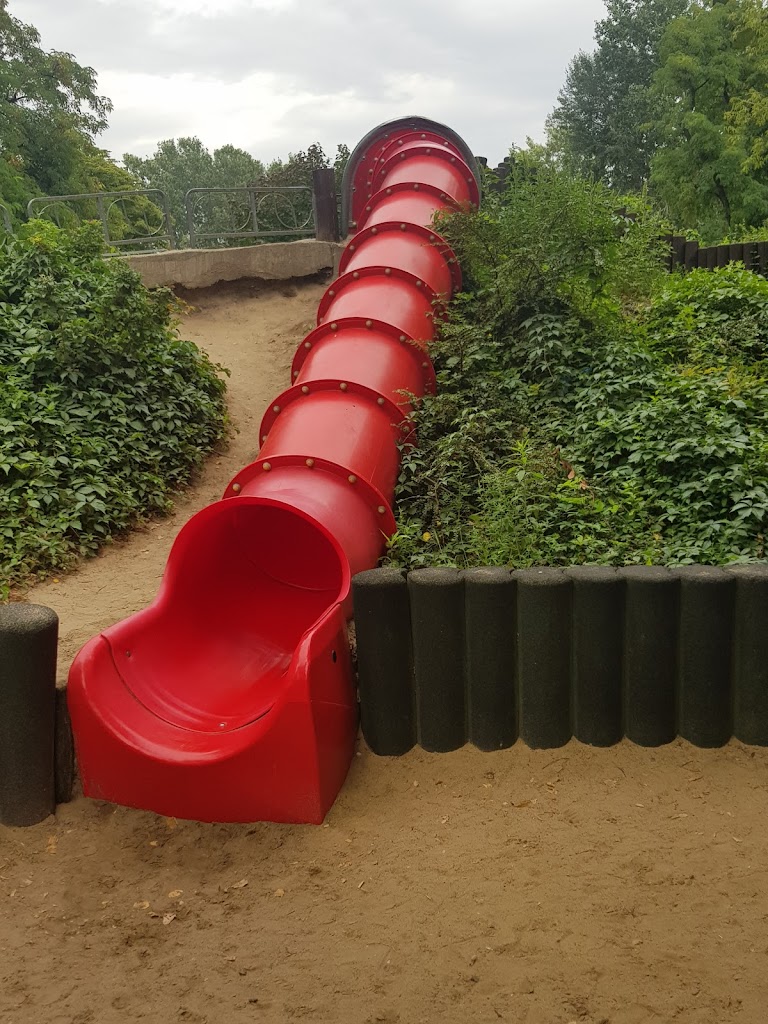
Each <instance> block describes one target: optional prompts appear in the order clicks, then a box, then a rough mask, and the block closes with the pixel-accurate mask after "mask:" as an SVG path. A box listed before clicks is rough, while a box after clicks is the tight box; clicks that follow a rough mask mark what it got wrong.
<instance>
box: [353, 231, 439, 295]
mask: <svg viewBox="0 0 768 1024" xmlns="http://www.w3.org/2000/svg"><path fill="white" fill-rule="evenodd" d="M430 239H431V240H432V241H430ZM438 239H439V235H437V234H436V233H434V232H430V231H429V230H428V229H427V228H422V227H420V226H416V225H413V224H406V225H405V227H403V226H402V225H401V224H396V223H394V222H390V223H389V224H381V225H379V226H378V227H373V228H368V229H367V230H365V231H361V232H360V233H359V234H358V235H356V236H355V240H354V242H353V243H351V247H350V246H347V248H346V250H345V252H344V256H343V257H342V262H341V266H340V267H339V270H340V271H341V273H343V274H345V275H346V274H348V273H354V272H355V271H359V270H361V269H365V268H367V267H390V268H392V267H395V268H396V269H398V270H403V271H406V272H407V273H409V274H412V275H413V276H414V277H416V278H420V279H421V280H422V281H424V282H425V283H426V284H428V285H429V287H430V288H431V289H432V291H433V292H434V293H435V295H437V296H439V297H440V298H441V299H443V300H444V301H445V300H447V299H450V297H451V295H452V293H453V288H454V279H453V275H452V273H451V264H450V263H449V260H450V259H453V265H456V263H455V260H456V258H455V256H453V253H452V252H451V250H450V248H449V247H448V246H447V245H445V243H443V246H444V248H443V249H442V251H441V249H440V248H438ZM440 241H441V242H442V239H440Z"/></svg>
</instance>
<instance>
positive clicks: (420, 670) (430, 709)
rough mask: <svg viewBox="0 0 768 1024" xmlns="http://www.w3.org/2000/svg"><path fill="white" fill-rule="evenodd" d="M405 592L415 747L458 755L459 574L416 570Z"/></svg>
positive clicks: (461, 705) (461, 703)
mask: <svg viewBox="0 0 768 1024" xmlns="http://www.w3.org/2000/svg"><path fill="white" fill-rule="evenodd" d="M408 590H409V592H410V598H411V637H412V643H413V669H414V677H415V680H416V708H417V729H418V737H419V743H420V744H421V746H422V747H423V748H424V749H425V750H432V751H447V750H457V749H458V748H459V747H462V746H464V744H465V743H466V742H467V727H466V708H465V697H464V580H463V578H462V575H461V573H460V572H459V570H458V569H447V568H446V569H416V570H415V571H414V572H411V573H409V574H408Z"/></svg>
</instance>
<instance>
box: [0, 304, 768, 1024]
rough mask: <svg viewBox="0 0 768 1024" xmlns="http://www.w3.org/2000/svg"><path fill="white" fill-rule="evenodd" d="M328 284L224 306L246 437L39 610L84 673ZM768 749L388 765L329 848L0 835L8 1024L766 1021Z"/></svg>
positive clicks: (252, 421) (80, 824)
mask: <svg viewBox="0 0 768 1024" xmlns="http://www.w3.org/2000/svg"><path fill="white" fill-rule="evenodd" d="M320 291H321V288H320V287H319V286H309V287H303V288H301V289H300V291H299V293H298V294H297V295H296V296H294V297H288V296H287V295H280V294H278V293H264V294H260V295H253V296H247V295H239V296H238V297H237V299H236V301H235V300H233V299H232V298H231V297H228V296H226V295H224V294H219V295H215V296H209V297H207V298H206V299H205V300H204V302H203V306H202V309H201V311H200V312H199V313H197V314H195V315H194V316H192V317H191V318H190V319H189V320H188V321H187V323H186V325H185V333H186V334H187V336H189V337H192V338H195V339H196V340H199V341H200V342H201V343H202V344H204V345H205V347H206V348H207V349H208V350H209V351H210V352H211V353H212V355H213V356H214V357H215V358H216V359H218V360H221V361H222V362H225V363H226V364H228V365H229V366H230V367H232V369H233V376H232V380H231V385H230V396H231V407H232V413H233V417H234V419H235V422H236V424H237V426H238V427H239V428H240V431H241V433H240V435H239V436H238V437H237V438H236V440H235V441H234V442H233V445H232V447H231V449H230V450H229V451H228V452H227V453H226V455H224V456H222V457H221V458H220V459H216V460H214V461H213V462H212V463H211V464H210V465H209V466H208V468H207V470H206V472H205V473H204V475H203V477H202V479H201V481H200V482H199V484H198V485H197V486H196V487H195V488H194V489H193V490H191V491H190V492H189V493H188V494H187V495H185V497H184V498H183V499H181V500H180V501H179V503H178V508H177V511H176V514H175V516H174V517H173V518H172V519H169V520H166V521H164V522H161V523H156V524H154V525H152V526H151V527H149V528H148V529H147V530H145V531H143V532H142V533H141V534H138V535H136V536H134V537H132V538H131V539H129V540H128V541H126V542H124V543H121V544H119V545H115V546H114V547H113V548H111V549H110V550H108V551H107V552H105V554H104V555H103V556H101V557H100V558H97V559H95V560H93V561H92V562H90V563H88V564H87V565H85V566H83V568H82V569H80V571H78V572H77V573H75V574H74V575H72V576H71V577H67V578H64V579H62V580H61V582H59V583H56V584H55V583H49V584H47V585H46V586H44V587H38V588H37V589H36V590H35V591H34V592H33V594H32V595H30V596H31V597H32V598H33V599H34V600H38V601H44V602H45V603H48V604H51V605H52V606H53V607H54V608H56V609H57V611H58V612H59V614H60V615H61V619H62V635H63V643H62V662H61V669H62V672H65V670H66V667H67V666H68V664H69V661H70V660H71V657H72V655H73V654H74V653H75V651H76V649H77V647H78V646H79V645H80V643H82V642H83V641H84V640H86V639H87V638H88V637H90V636H92V635H93V634H94V633H95V632H97V631H98V630H99V629H100V628H102V627H103V626H106V625H108V624H109V623H111V622H114V621H115V620H117V619H119V618H122V617H123V616H124V615H126V614H128V613H130V612H132V611H134V610H135V609H137V608H139V607H141V606H143V605H144V604H146V603H147V601H148V600H150V599H151V597H152V596H153V594H154V592H155V589H156V586H157V581H158V579H159V577H160V575H161V573H162V570H163V566H164V564H165V559H166V556H167V553H168V549H169V547H170V544H171V541H172V540H173V537H174V536H175V534H176V533H177V531H178V529H179V527H180V526H181V524H182V523H183V522H184V521H185V520H186V519H187V518H188V517H189V516H190V515H191V514H192V513H193V512H194V511H196V510H197V509H198V508H200V507H201V506H203V505H205V504H206V503H207V502H209V501H212V500H214V499H216V498H217V497H218V496H219V495H220V493H221V491H222V489H223V487H224V485H225V483H226V482H227V480H228V479H229V477H230V476H231V475H232V473H233V472H234V471H235V470H236V469H237V468H238V467H239V466H240V465H242V464H243V463H245V462H247V461H248V460H249V459H251V458H252V457H253V455H254V454H255V450H256V445H257V439H256V429H257V425H258V421H259V418H260V415H261V412H262V409H263V407H264V406H265V404H266V402H267V401H268V400H269V399H270V398H271V397H272V395H273V394H274V392H275V391H277V390H278V388H280V387H282V386H284V384H285V382H286V381H287V367H288V361H289V358H290V355H291V353H292V352H293V349H294V347H295V344H296V342H297V340H298V339H299V338H300V337H301V335H302V333H303V332H304V331H305V330H306V329H307V328H308V326H309V324H310V322H311V320H312V317H313V314H314V310H315V307H316V303H317V300H318V298H319V295H320ZM767 770H768V751H763V750H760V751H753V750H748V749H746V748H743V747H741V746H740V745H738V744H732V745H731V746H729V747H728V748H726V749H725V750H722V751H711V752H704V751H698V750H694V749H693V748H691V747H689V746H688V745H686V744H684V743H676V744H674V745H672V746H670V747H666V748H663V749H661V750H658V751H648V750H640V749H638V748H636V747H632V746H630V745H629V744H627V745H622V746H620V747H617V748H614V749H612V750H608V751H596V750H590V749H588V748H584V747H581V746H579V745H578V744H570V745H569V746H568V747H566V748H565V749H563V750H560V751H539V752H534V751H529V750H527V749H526V748H524V747H522V746H518V747H516V748H515V749H514V750H512V751H504V752H501V753H498V754H493V755H491V754H480V753H478V752H477V751H474V750H471V749H466V750H463V751H459V752H457V753H455V754H450V755H442V756H432V755H427V754H424V753H421V752H413V753H411V754H409V755H408V756H406V757H403V758H399V759H382V758H376V757H374V756H373V755H371V754H370V753H369V752H368V751H366V750H365V749H364V748H362V747H361V749H360V752H359V754H358V756H357V757H356V758H355V759H354V761H353V765H352V770H351V773H350V777H349V779H348V781H347V784H346V786H345V788H344V790H343V792H342V794H341V796H340V798H339V800H338V801H337V803H336V805H335V807H334V808H333V810H332V812H331V814H330V815H329V818H328V820H327V822H326V824H325V826H323V827H320V828H313V827H291V826H283V825H270V824H258V825H252V826H224V825H213V826H211V825H200V824H197V823H194V822H182V821H175V820H174V819H165V818H161V817H157V816H156V815H152V814H148V813H140V812H136V811H131V810H127V809H125V808H120V807H114V806H112V805H109V804H100V803H96V802H91V801H87V800H84V799H82V798H80V799H77V800H75V801H74V802H73V803H71V804H69V805H67V806H65V807H62V808H60V809H59V812H58V814H57V816H56V818H55V819H50V820H49V821H47V822H45V823H43V824H42V825H39V826H36V827H35V828H31V829H23V830H22V829H17V830H10V829H2V828H0V1020H1V1021H2V1024H91V1022H93V1024H118V1022H125V1021H139V1020H141V1021H147V1022H148V1024H159V1022H171V1024H172V1022H175V1021H179V1022H183V1021H185V1022H191V1024H241V1022H243V1024H245V1022H249V1024H250V1022H258V1024H264V1022H267V1024H284V1022H290V1021H293V1020H303V1021H311V1022H320V1024H378V1022H383V1024H426V1022H429V1024H432V1022H440V1024H496V1022H498V1021H507V1022H510V1024H571V1022H577V1024H647V1022H653V1021H658V1022H662V1024H669V1022H675V1024H737V1022H738V1024H762V1022H763V1021H764V1020H765V1016H766V1011H765V1007H766V1005H768V896H766V893H768V842H767V841H766V839H767V837H766V828H767V826H766V822H768V790H767V788H766V777H767V774H768V772H767Z"/></svg>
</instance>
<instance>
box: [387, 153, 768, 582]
mask: <svg viewBox="0 0 768 1024" xmlns="http://www.w3.org/2000/svg"><path fill="white" fill-rule="evenodd" d="M614 203H615V200H612V197H611V194H610V193H609V192H607V190H605V189H603V188H602V187H601V186H596V185H594V184H591V183H587V182H582V181H578V180H574V179H571V178H568V177H567V176H564V175H558V174H556V173H554V172H548V171H547V170H546V169H545V170H544V172H543V173H541V172H540V174H539V175H538V178H537V180H536V182H535V183H531V182H530V181H527V182H526V181H521V180H513V182H512V184H511V187H510V188H509V190H508V191H507V193H506V194H505V195H504V196H503V197H502V198H501V199H500V200H498V199H497V200H494V201H492V204H491V206H490V207H489V208H486V210H485V211H484V212H483V213H480V214H473V215H469V216H467V215H453V216H451V217H449V218H446V219H445V220H444V222H443V230H444V231H445V232H446V233H447V234H448V235H449V236H450V238H451V240H452V242H453V243H454V245H455V246H456V248H457V250H458V253H459V256H460V259H461V260H462V263H463V265H464V266H465V267H466V269H467V271H468V275H467V276H468V281H469V284H470V289H471V291H470V293H469V294H466V295H463V296H461V297H460V298H459V300H458V301H457V302H456V303H455V304H454V306H453V308H452V310H451V316H450V320H449V322H448V323H447V324H446V325H445V327H444V329H443V330H442V332H441V338H440V340H439V341H438V343H437V345H436V347H435V352H434V354H435V359H436V368H437V371H438V386H439V392H438V394H437V395H436V396H435V397H433V398H428V399H426V400H425V402H424V403H423V405H422V407H421V409H420V411H419V413H418V422H417V430H418V436H419V445H420V448H419V449H418V450H413V451H406V452H404V457H403V464H402V472H401V477H400V483H399V490H398V508H397V516H398V523H399V530H398V533H397V534H396V535H395V537H394V538H393V539H392V542H391V544H390V548H389V552H388V559H389V560H390V561H391V562H394V563H395V564H402V565H408V566H418V565H426V564H434V563H436V562H437V563H444V564H458V565H462V566H463V565H476V564H511V565H516V566H528V565H535V564H550V565H558V564H569V563H581V562H592V563H599V564H628V563H654V562H667V563H671V564H674V563H687V562H693V561H701V562H711V563H726V562H731V561H746V560H751V559H759V558H763V557H765V540H764V538H765V531H766V527H768V379H767V378H768V374H766V369H768V364H767V363H766V361H765V353H766V351H767V349H766V344H767V343H768V282H766V281H764V280H763V279H761V278H759V277H757V276H756V275H753V274H750V273H749V272H747V271H745V270H744V269H743V268H740V267H738V266H731V267H728V268H725V269H723V270H720V271H716V272H714V273H708V272H706V271H695V272H693V273H691V274H689V275H687V276H685V277H683V276H670V275H668V274H666V273H665V272H664V271H663V269H662V264H661V260H660V246H659V242H658V238H659V234H660V231H659V223H658V221H657V220H656V218H655V217H654V216H653V215H652V213H651V212H650V211H648V210H647V209H645V208H644V207H643V206H642V204H638V207H637V209H636V219H635V220H628V221H625V222H623V223H621V222H617V218H616V216H615V215H614V214H613V212H612V210H613V205H614ZM558 210H560V211H561V216H560V218H559V219H558V218H557V216H556V212H557V211H558ZM537 224H538V225H539V228H538V229H537Z"/></svg>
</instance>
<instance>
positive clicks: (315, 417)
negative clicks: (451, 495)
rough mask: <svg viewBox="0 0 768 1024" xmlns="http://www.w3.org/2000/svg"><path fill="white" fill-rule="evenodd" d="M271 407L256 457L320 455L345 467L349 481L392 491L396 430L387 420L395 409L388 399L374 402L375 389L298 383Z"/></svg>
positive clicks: (392, 417) (385, 492)
mask: <svg viewBox="0 0 768 1024" xmlns="http://www.w3.org/2000/svg"><path fill="white" fill-rule="evenodd" d="M330 388H335V390H330ZM297 392H298V394H297ZM382 402H384V400H383V399H382ZM274 408H275V409H277V408H279V409H280V412H279V414H277V415H276V414H274V413H273V412H272V411H271V409H270V411H269V412H267V414H266V416H265V418H264V420H263V421H262V426H261V434H262V436H264V435H266V436H267V440H266V441H265V442H264V444H263V445H262V448H261V451H260V452H259V461H261V462H263V461H264V460H268V461H269V460H272V459H274V458H275V457H276V456H280V455H299V456H304V457H305V458H308V459H323V460H324V461H325V462H332V463H334V464H335V465H336V466H340V467H341V468H342V469H344V470H346V473H347V475H348V476H352V477H353V478H354V479H353V481H352V484H353V485H354V484H355V483H356V482H357V478H360V479H362V480H365V481H367V482H368V483H369V484H371V485H372V486H373V487H375V488H376V489H377V490H379V491H381V493H382V494H384V495H391V494H392V493H393V491H394V487H395V480H396V479H397V472H398V464H399V461H400V460H399V452H398V450H397V440H398V439H399V438H400V437H401V436H402V433H401V431H400V429H399V424H397V423H395V424H394V425H393V422H392V421H393V419H395V417H397V416H399V412H398V410H397V409H395V408H394V407H393V406H392V405H391V404H390V403H389V402H387V403H386V404H382V405H379V404H378V403H377V398H376V395H375V393H374V392H369V391H363V390H362V389H360V386H359V385H351V384H350V385H348V390H347V391H341V390H339V385H338V384H335V383H330V384H329V387H328V389H324V390H320V389H319V386H318V384H315V385H314V387H313V389H312V390H311V391H310V393H309V394H308V395H302V394H301V388H295V389H293V392H292V393H288V392H286V393H284V394H282V395H280V396H279V398H278V399H277V401H276V403H275V406H274ZM393 413H394V415H393Z"/></svg>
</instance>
